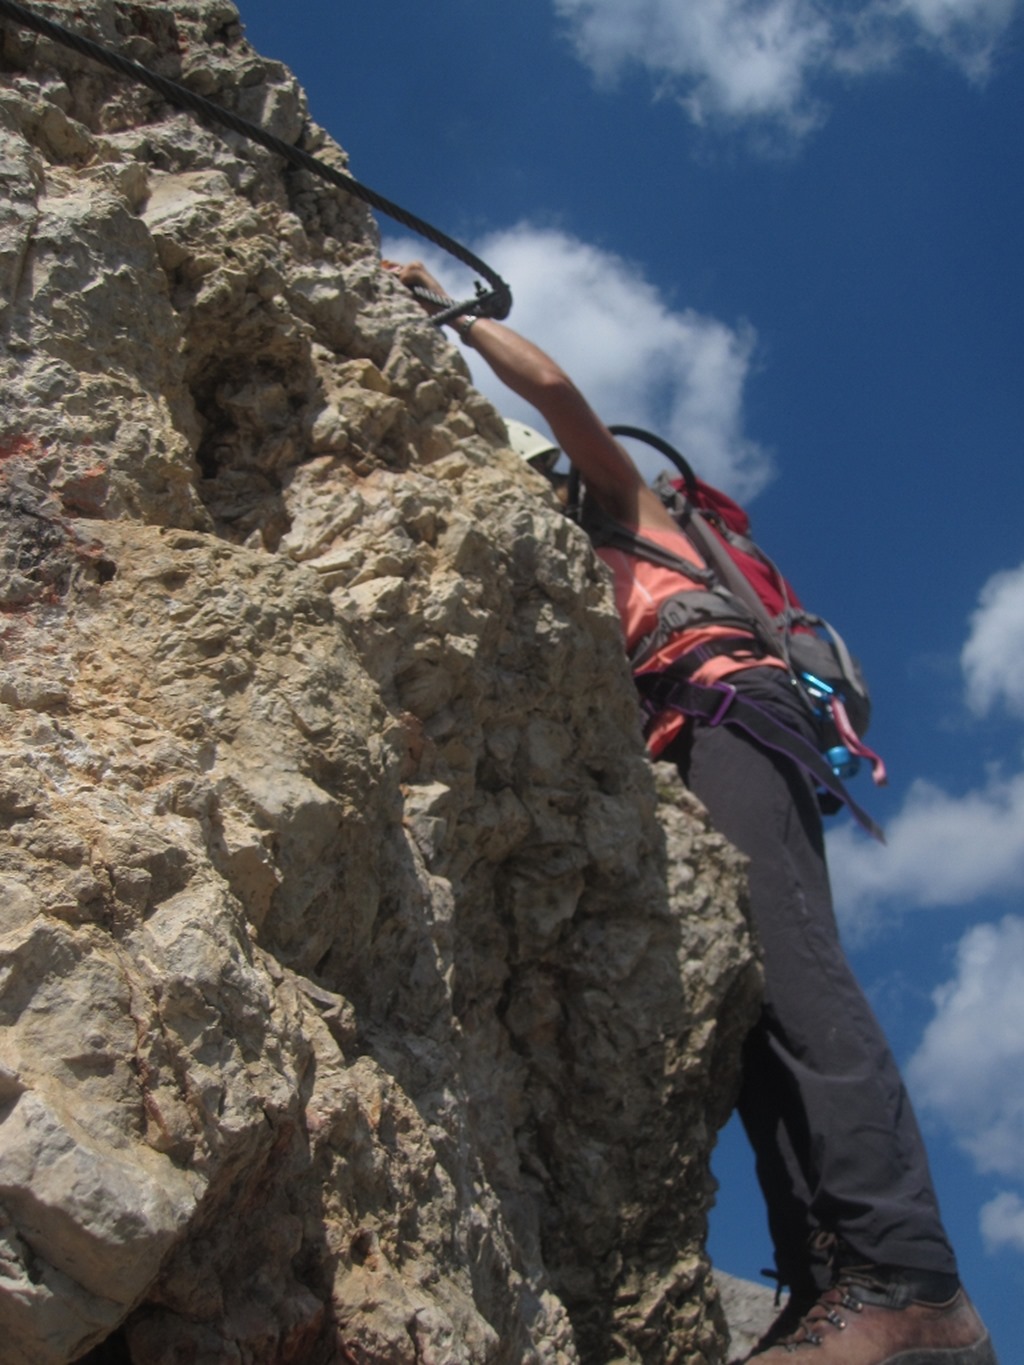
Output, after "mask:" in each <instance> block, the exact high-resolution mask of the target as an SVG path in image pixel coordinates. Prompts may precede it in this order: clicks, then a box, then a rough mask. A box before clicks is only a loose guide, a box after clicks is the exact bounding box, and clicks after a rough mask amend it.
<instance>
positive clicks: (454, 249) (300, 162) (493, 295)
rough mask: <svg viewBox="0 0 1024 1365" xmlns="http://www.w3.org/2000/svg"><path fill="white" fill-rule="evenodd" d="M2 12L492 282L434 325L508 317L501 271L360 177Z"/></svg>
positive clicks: (32, 17)
mask: <svg viewBox="0 0 1024 1365" xmlns="http://www.w3.org/2000/svg"><path fill="white" fill-rule="evenodd" d="M0 16H2V17H5V18H7V19H10V20H11V21H12V22H13V23H15V24H18V25H20V26H21V27H22V28H27V29H30V30H31V31H32V32H34V33H39V34H42V35H43V36H44V37H46V38H50V39H51V40H52V41H53V42H55V43H59V44H60V45H61V46H62V47H67V48H71V49H72V50H73V51H75V52H79V53H81V54H82V55H83V56H86V57H91V58H92V60H93V61H96V62H99V63H101V64H102V65H103V66H106V67H109V69H110V70H112V71H116V72H118V73H119V74H120V75H122V76H126V77H127V78H128V79H129V80H134V81H138V82H139V83H140V84H142V85H147V86H149V88H150V89H151V90H155V91H156V92H157V94H159V95H162V96H163V97H164V99H166V100H167V101H168V102H169V103H171V104H175V105H178V106H179V107H180V108H182V109H186V110H187V111H188V112H190V113H192V114H195V115H196V116H197V117H199V118H201V119H206V120H208V121H209V122H211V123H214V124H220V125H222V126H223V127H225V128H229V129H230V130H231V131H232V132H235V133H240V134H241V135H242V137H245V138H248V139H249V140H250V141H251V142H258V143H259V144H260V146H262V147H266V148H267V150H268V151H271V152H274V153H275V154H276V155H277V156H280V157H283V158H284V159H285V160H286V161H288V162H290V163H291V164H292V165H293V166H297V167H299V168H300V169H301V170H305V171H309V172H311V173H312V174H313V175H317V176H319V177H320V178H321V179H322V180H326V181H327V182H328V183H329V184H331V185H334V186H336V187H337V188H339V189H342V190H345V191H346V193H348V194H351V195H354V196H355V197H356V198H357V199H361V200H362V201H363V202H364V203H365V204H369V205H370V207H371V208H374V209H376V210H377V211H378V212H380V213H384V214H386V215H387V216H388V217H389V218H393V219H394V220H395V222H397V223H400V224H401V225H402V226H403V227H406V228H408V229H409V230H410V231H412V232H415V233H418V234H419V235H420V236H421V237H425V238H426V239H427V241H429V242H432V243H433V244H434V245H435V246H438V247H440V248H441V249H442V250H443V251H447V252H448V253H449V254H450V255H452V256H454V257H455V258H456V260H458V261H461V262H462V264H463V265H466V266H468V267H469V268H470V270H473V271H476V272H477V273H478V274H480V275H483V277H484V278H485V279H486V280H487V282H488V284H489V285H490V286H491V288H490V292H488V291H487V290H486V289H484V288H483V286H482V285H481V284H480V282H479V281H478V282H477V284H476V295H475V297H474V298H471V299H464V300H463V301H462V302H456V301H455V300H454V299H446V300H445V305H444V311H443V312H441V313H437V314H435V315H434V317H433V318H432V319H431V321H432V322H433V323H434V324H435V325H436V326H438V327H440V326H441V325H442V324H443V323H445V322H449V321H450V320H451V319H452V318H456V317H460V316H461V315H462V314H465V313H474V314H476V315H477V316H478V317H491V318H499V319H500V318H504V317H507V316H508V313H509V310H510V308H511V307H512V292H511V290H510V289H509V287H508V285H507V284H506V283H505V281H504V280H503V279H502V278H501V276H500V275H498V274H496V273H495V272H494V271H493V270H492V269H491V268H490V266H488V265H487V264H486V262H484V261H482V260H481V259H480V258H479V256H475V255H474V254H473V252H471V251H469V250H468V248H466V247H464V246H463V245H462V244H461V243H460V242H457V241H455V239H454V238H452V237H449V236H448V235H447V234H446V233H443V232H441V231H440V230H439V229H438V228H435V227H433V226H432V225H431V224H430V223H427V222H425V221H424V220H423V219H422V218H417V217H416V215H415V214H412V213H409V212H408V211H407V210H406V209H403V208H401V207H400V206H399V205H398V204H395V203H392V201H391V200H390V199H385V198H384V196H383V195H380V194H378V193H377V192H376V191H375V190H372V189H370V188H369V187H368V186H366V185H362V184H360V182H359V181H358V180H354V179H353V178H352V177H351V176H349V175H345V174H344V173H343V172H342V171H337V170H335V169H334V167H333V166H328V165H327V164H326V163H325V162H323V161H320V160H318V159H317V158H316V157H315V156H312V155H311V154H310V153H309V152H304V151H302V149H301V148H299V147H295V146H293V145H292V144H291V143H290V142H284V141H282V139H281V138H279V137H275V136H274V134H273V133H270V132H268V131H267V130H266V129H265V128H261V127H260V126H259V125H258V124H256V123H250V122H249V120H248V119H244V118H240V117H239V115H237V114H233V113H232V112H231V111H230V110H229V109H224V108H222V107H221V105H219V104H214V103H213V101H212V100H208V99H204V97H203V96H202V95H197V94H195V92H194V91H192V90H187V89H186V88H185V87H184V86H183V85H178V83H177V82H176V81H172V80H168V79H167V78H166V77H165V76H160V75H158V74H157V73H156V72H155V71H150V69H149V68H148V67H145V66H143V65H142V64H141V63H139V62H136V61H132V60H131V58H129V57H124V56H122V55H121V54H120V53H119V52H115V51H113V50H112V49H110V48H108V47H104V46H103V45H102V44H100V43H96V42H93V41H92V40H91V39H90V38H86V37H84V36H83V35H81V34H79V33H73V32H71V30H69V29H66V28H63V27H62V26H61V25H60V24H57V23H54V21H53V20H52V19H46V18H44V17H43V16H42V15H39V14H35V13H33V12H32V11H31V10H28V9H25V7H24V6H23V5H18V4H15V3H14V0H0Z"/></svg>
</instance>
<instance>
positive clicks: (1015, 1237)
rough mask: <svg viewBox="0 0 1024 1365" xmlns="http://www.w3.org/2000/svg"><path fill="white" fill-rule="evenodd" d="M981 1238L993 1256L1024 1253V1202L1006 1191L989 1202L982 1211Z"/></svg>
mask: <svg viewBox="0 0 1024 1365" xmlns="http://www.w3.org/2000/svg"><path fill="white" fill-rule="evenodd" d="M981 1237H982V1241H983V1242H984V1243H985V1250H986V1251H987V1252H989V1253H990V1254H991V1255H995V1254H996V1253H997V1252H999V1251H1004V1250H1009V1251H1022V1252H1024V1200H1022V1199H1021V1198H1020V1196H1019V1195H1016V1194H1010V1193H1009V1192H1006V1191H1004V1193H1002V1194H997V1195H996V1197H995V1198H994V1199H991V1200H989V1202H988V1203H987V1204H986V1205H984V1207H983V1208H982V1210H981Z"/></svg>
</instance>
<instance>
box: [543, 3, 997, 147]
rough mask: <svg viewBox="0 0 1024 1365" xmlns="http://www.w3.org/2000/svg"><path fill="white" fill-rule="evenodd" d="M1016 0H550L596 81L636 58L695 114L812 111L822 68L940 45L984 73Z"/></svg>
mask: <svg viewBox="0 0 1024 1365" xmlns="http://www.w3.org/2000/svg"><path fill="white" fill-rule="evenodd" d="M1017 4H1018V0H850V3H847V4H843V5H835V4H832V5H829V4H826V3H823V0H554V7H555V11H556V13H557V14H558V15H560V16H561V17H562V18H563V19H565V20H566V21H567V22H568V25H569V29H570V32H571V34H572V37H573V40H574V42H575V44H576V49H577V51H578V53H579V55H580V58H581V59H582V60H583V61H584V62H585V63H586V64H587V65H588V66H590V67H591V69H592V70H593V71H594V72H595V74H596V75H597V76H598V77H599V78H602V79H609V78H611V77H613V76H615V75H616V74H617V73H618V72H619V71H620V70H622V69H623V68H625V67H628V66H630V65H634V64H638V65H640V66H644V67H647V68H648V69H649V70H650V71H651V73H652V74H653V75H655V76H656V77H657V78H658V79H659V81H660V83H661V88H662V89H665V88H666V87H667V89H668V91H669V92H670V93H672V94H674V95H675V96H676V98H678V99H679V101H680V102H681V103H682V104H683V105H684V107H685V108H686V109H687V110H688V112H689V114H690V116H691V117H692V118H693V119H694V121H695V122H698V123H700V122H704V121H706V120H707V119H709V118H713V117H716V116H717V117H725V118H727V119H732V120H749V119H759V120H765V119H768V120H771V121H773V122H776V123H778V124H781V125H782V126H784V127H786V128H788V129H789V130H790V131H793V132H801V131H804V130H806V129H807V128H808V127H809V126H811V125H812V124H813V123H814V122H815V120H816V112H817V110H816V100H815V95H814V86H815V83H816V82H817V81H819V80H820V78H821V77H822V76H824V75H828V74H830V73H837V72H839V73H843V74H845V75H846V76H850V75H854V74H858V73H860V74H863V73H867V72H869V71H877V70H879V69H881V68H884V67H885V66H888V65H890V64H891V63H892V62H893V61H894V60H895V59H896V58H897V57H898V56H899V55H900V53H901V52H902V51H904V50H906V49H908V48H909V47H913V46H917V45H924V46H926V47H930V48H933V49H937V50H939V51H940V52H942V53H943V55H944V56H946V57H947V58H949V59H950V60H952V61H954V62H955V63H957V64H958V65H959V66H960V67H961V68H962V69H963V70H964V71H965V72H966V73H967V74H968V75H969V76H970V77H972V78H974V79H981V78H983V77H984V76H985V74H986V73H987V71H988V68H989V65H990V61H991V56H992V52H993V49H994V47H995V45H996V43H997V42H998V40H999V38H1000V36H1001V35H1002V33H1003V32H1004V31H1005V29H1006V27H1007V26H1008V24H1009V23H1010V21H1011V19H1012V17H1013V13H1014V10H1015V9H1016V8H1017Z"/></svg>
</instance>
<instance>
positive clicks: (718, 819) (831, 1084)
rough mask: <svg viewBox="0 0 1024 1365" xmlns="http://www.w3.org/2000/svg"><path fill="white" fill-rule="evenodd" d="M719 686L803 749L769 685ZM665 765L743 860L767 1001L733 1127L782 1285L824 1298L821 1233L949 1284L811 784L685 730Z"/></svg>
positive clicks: (777, 764) (800, 714)
mask: <svg viewBox="0 0 1024 1365" xmlns="http://www.w3.org/2000/svg"><path fill="white" fill-rule="evenodd" d="M730 681H732V682H735V683H736V684H737V686H738V687H739V688H740V689H741V690H742V692H743V693H744V694H745V695H747V696H749V697H750V698H751V699H752V700H755V701H758V702H760V703H762V704H770V706H771V709H772V711H773V713H774V715H775V716H776V718H777V719H778V720H780V721H782V722H783V723H785V724H786V725H788V726H790V727H791V728H792V729H795V730H797V731H799V732H801V733H803V734H804V735H805V736H807V737H808V738H812V739H813V722H812V721H811V719H810V717H809V716H808V715H807V712H806V710H805V708H804V706H803V704H802V703H801V702H800V700H799V698H798V697H797V696H796V694H795V692H794V690H793V686H792V684H791V683H790V682H789V680H788V678H787V677H786V675H785V674H784V673H783V672H782V670H781V669H763V668H759V669H751V670H749V671H748V672H745V673H742V674H740V675H738V676H736V677H734V678H733V679H730ZM665 757H667V758H671V759H673V761H675V762H677V763H678V765H679V771H680V773H681V775H682V778H683V780H684V781H685V782H686V784H687V786H688V787H689V788H690V789H691V791H693V792H694V793H695V794H696V795H697V796H698V797H699V798H700V799H701V801H702V802H703V803H704V805H705V806H706V807H707V808H708V811H709V812H710V814H711V818H712V820H713V822H714V824H715V827H716V828H717V829H718V830H720V831H721V833H723V834H724V835H725V836H726V837H727V838H728V839H729V840H730V841H731V842H732V843H733V844H734V845H735V846H736V847H737V848H738V849H740V850H741V852H743V853H745V854H746V855H747V857H748V858H749V859H750V872H749V877H750V903H751V913H752V917H753V922H754V927H755V930H756V932H757V936H758V938H759V940H760V944H761V947H762V950H763V953H764V965H765V998H764V1005H763V1009H762V1013H761V1017H760V1019H759V1021H758V1023H757V1024H756V1025H755V1027H754V1028H753V1030H752V1031H751V1033H750V1035H749V1036H748V1038H747V1041H746V1044H745V1052H744V1070H743V1082H742V1088H741V1093H740V1099H739V1112H740V1116H741V1118H742V1120H743V1124H744V1127H745V1129H746V1131H747V1135H748V1137H749V1139H750V1142H751V1145H752V1146H753V1149H754V1153H755V1157H756V1163H757V1174H758V1180H759V1181H760V1184H761V1189H762V1191H763V1193H764V1197H765V1201H766V1203H767V1206H768V1223H769V1227H770V1230H771V1234H772V1239H773V1241H774V1244H775V1251H776V1259H777V1268H778V1270H779V1272H780V1276H781V1278H782V1282H783V1283H785V1284H789V1285H791V1286H792V1287H794V1288H797V1289H798V1290H801V1291H803V1290H811V1289H813V1288H814V1287H815V1283H816V1284H817V1287H818V1288H820V1287H822V1284H821V1281H822V1279H823V1278H824V1275H825V1273H826V1272H825V1271H824V1270H823V1269H822V1268H821V1267H820V1266H818V1265H816V1263H815V1260H814V1257H813V1254H812V1253H811V1251H810V1250H809V1246H810V1242H811V1240H812V1239H813V1238H814V1237H815V1235H816V1234H819V1233H826V1234H827V1233H835V1234H837V1235H838V1236H839V1237H840V1238H841V1239H842V1242H843V1243H844V1244H845V1254H846V1255H847V1257H848V1258H849V1257H851V1256H852V1258H853V1259H855V1260H858V1261H860V1260H863V1261H867V1262H872V1263H874V1264H876V1265H887V1266H903V1267H908V1268H912V1269H915V1270H926V1271H934V1272H939V1273H942V1274H955V1273H956V1262H955V1259H954V1256H953V1251H952V1249H951V1247H950V1245H949V1241H948V1239H947V1237H946V1234H945V1231H944V1230H943V1227H942V1222H941V1218H940V1215H939V1209H938V1202H937V1199H936V1196H935V1192H934V1189H933V1187H932V1181H931V1176H930V1173H929V1170H928V1159H927V1155H926V1153H925V1149H924V1144H923V1141H922V1139H921V1134H920V1132H919V1130H918V1126H917V1121H916V1119H915V1118H914V1114H913V1110H912V1109H911V1105H910V1100H909V1099H908V1097H907V1093H906V1090H905V1089H904V1086H903V1082H902V1080H901V1078H900V1074H899V1071H898V1069H897V1066H896V1062H895V1059H894V1058H893V1056H892V1053H891V1051H890V1049H889V1046H888V1043H887V1042H886V1040H885V1036H884V1035H883V1033H882V1031H881V1028H880V1027H879V1024H878V1022H877V1020H876V1019H875V1016H874V1014H873V1013H872V1010H871V1007H870V1006H869V1005H868V1003H867V1000H866V999H865V998H864V995H863V992H862V991H861V989H860V987H859V986H858V985H857V982H856V980H855V979H854V976H853V974H852V972H851V970H850V966H849V964H848V962H847V961H846V956H845V954H844V952H843V949H842V946H841V944H840V942H839V936H838V932H837V929H836V922H835V916H834V913H833V910H832V896H831V891H830V888H829V881H828V869H827V867H826V863H825V850H824V840H823V835H822V827H821V817H820V815H819V812H818V806H817V800H816V797H815V794H814V791H813V786H812V783H811V781H810V779H809V778H808V777H807V776H806V774H805V773H804V772H803V771H802V770H801V769H800V768H798V767H797V765H796V764H795V763H793V762H791V761H790V760H788V759H786V758H785V757H783V756H781V755H778V754H772V753H770V752H768V751H767V750H764V749H762V748H761V747H760V746H759V745H758V744H757V743H756V742H755V741H753V740H752V739H750V738H749V737H748V736H746V735H745V734H744V733H743V732H741V731H739V730H736V729H732V728H730V727H729V726H728V725H719V726H717V727H716V728H714V729H712V728H711V727H709V726H708V725H706V724H703V723H700V722H698V723H697V724H692V723H691V724H689V725H688V726H687V733H686V734H685V735H684V737H683V738H682V739H681V740H680V741H677V743H676V745H675V746H674V747H673V749H672V751H671V753H668V754H666V755H665Z"/></svg>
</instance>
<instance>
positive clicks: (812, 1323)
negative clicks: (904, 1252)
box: [751, 1267, 998, 1365]
mask: <svg viewBox="0 0 1024 1365" xmlns="http://www.w3.org/2000/svg"><path fill="white" fill-rule="evenodd" d="M883 1276H884V1272H879V1271H877V1270H875V1269H873V1268H869V1267H848V1268H846V1269H844V1270H841V1271H840V1272H839V1277H838V1279H837V1281H836V1283H835V1284H834V1285H833V1287H832V1288H831V1289H827V1290H826V1291H825V1292H824V1293H823V1294H822V1295H820V1297H819V1298H818V1300H817V1302H816V1303H815V1304H814V1306H813V1307H812V1308H811V1309H810V1311H809V1312H808V1313H806V1314H805V1316H804V1318H803V1321H802V1322H801V1323H800V1325H799V1326H798V1327H797V1329H796V1330H795V1331H794V1332H793V1333H792V1335H790V1336H789V1337H786V1338H784V1339H783V1340H782V1341H779V1342H777V1343H776V1344H775V1345H774V1346H769V1347H768V1349H767V1350H761V1349H758V1350H757V1351H755V1353H754V1355H752V1356H751V1360H752V1361H753V1362H754V1365H998V1361H997V1360H996V1354H995V1351H994V1350H993V1349H992V1342H991V1340H990V1339H989V1335H988V1332H987V1331H986V1330H985V1326H984V1324H983V1323H982V1321H981V1319H980V1318H979V1317H978V1315H977V1313H976V1312H975V1311H974V1308H973V1306H972V1304H971V1301H970V1300H969V1299H968V1297H967V1295H966V1294H965V1293H964V1291H963V1289H957V1290H956V1292H955V1293H954V1294H953V1296H952V1297H951V1298H949V1299H947V1300H946V1301H945V1302H944V1303H929V1302H925V1301H923V1300H922V1299H920V1298H915V1297H914V1279H913V1276H912V1275H910V1276H903V1275H901V1273H900V1272H896V1273H895V1274H894V1275H893V1277H892V1278H889V1279H887V1278H883Z"/></svg>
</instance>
